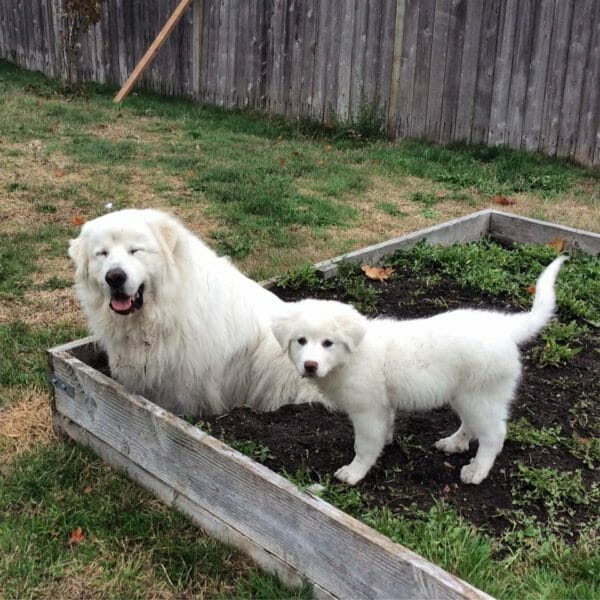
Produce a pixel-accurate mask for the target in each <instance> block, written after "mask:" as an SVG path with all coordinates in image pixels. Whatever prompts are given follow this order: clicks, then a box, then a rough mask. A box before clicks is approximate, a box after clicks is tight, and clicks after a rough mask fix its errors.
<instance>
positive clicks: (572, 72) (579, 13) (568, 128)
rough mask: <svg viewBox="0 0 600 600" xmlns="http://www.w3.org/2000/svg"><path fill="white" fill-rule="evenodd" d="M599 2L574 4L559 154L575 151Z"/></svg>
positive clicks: (560, 126)
mask: <svg viewBox="0 0 600 600" xmlns="http://www.w3.org/2000/svg"><path fill="white" fill-rule="evenodd" d="M596 4H598V2H597V0H579V2H577V3H575V5H574V8H573V21H572V25H571V35H570V44H569V53H568V62H567V66H566V74H565V87H564V93H563V98H562V106H561V113H560V123H559V129H558V140H557V145H556V153H557V155H558V156H569V155H571V154H573V150H574V146H575V145H576V140H575V135H576V134H577V121H578V117H579V114H580V110H581V97H582V88H583V83H584V79H586V78H588V77H589V73H588V70H587V62H588V57H589V55H590V41H591V37H592V36H591V33H592V29H591V27H590V20H593V17H594V5H596ZM598 86H600V81H596V87H598Z"/></svg>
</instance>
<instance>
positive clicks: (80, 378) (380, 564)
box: [52, 351, 487, 598]
mask: <svg viewBox="0 0 600 600" xmlns="http://www.w3.org/2000/svg"><path fill="white" fill-rule="evenodd" d="M52 366H53V372H54V374H55V375H56V376H57V377H59V378H60V379H61V380H63V381H66V382H68V383H70V384H71V385H72V386H73V387H74V389H75V393H74V396H73V397H71V396H70V395H68V394H64V393H61V392H60V391H59V392H57V393H56V395H55V410H56V415H60V418H61V419H63V418H66V419H68V420H69V421H72V422H73V423H75V424H76V425H78V426H79V427H80V428H82V429H84V430H85V431H87V432H89V434H91V435H92V436H94V437H95V438H97V439H98V440H100V441H101V442H103V443H104V444H105V445H107V446H109V447H110V448H112V450H113V451H114V452H115V453H118V454H120V455H122V456H123V457H125V458H126V459H128V461H131V462H132V463H135V465H137V466H138V467H139V468H140V469H143V470H144V471H146V472H148V473H150V475H151V476H152V477H153V478H154V479H156V480H159V481H160V482H162V484H164V485H165V486H167V487H168V488H171V489H172V490H173V492H172V493H173V494H174V495H175V494H177V495H179V496H181V497H182V498H185V499H186V502H187V501H189V502H187V506H188V508H191V507H193V505H199V506H200V507H202V509H203V511H206V512H210V513H211V514H212V515H214V517H215V518H216V519H217V520H218V521H219V522H221V523H223V524H224V526H225V527H226V528H227V529H228V530H229V531H231V530H234V531H236V532H237V535H239V536H240V537H242V536H243V537H245V538H246V539H250V540H252V543H253V545H258V546H259V547H260V548H262V551H261V552H267V553H269V554H270V555H272V556H273V557H274V558H275V560H276V561H278V562H282V563H285V564H287V565H288V566H289V567H290V568H291V569H293V570H294V571H296V572H298V573H301V574H302V575H304V576H306V577H307V578H308V579H309V581H311V582H314V583H315V584H316V585H317V586H318V587H319V588H322V589H323V590H325V591H326V592H327V593H329V594H330V595H331V596H334V597H338V598H349V597H352V598H391V597H419V598H433V597H445V598H486V597H487V596H486V595H485V594H483V593H482V592H479V591H478V590H475V589H474V588H472V587H471V586H469V585H468V584H466V583H464V582H462V581H460V580H458V579H456V578H454V577H452V576H451V575H449V574H448V573H446V572H444V571H443V570H441V569H439V568H438V567H435V566H434V565H432V564H431V563H429V562H428V561H426V560H424V559H423V558H422V557H420V556H418V555H416V554H414V553H412V552H410V551H409V550H407V549H405V548H403V547H402V546H400V545H399V544H395V543H393V542H391V541H390V540H389V539H387V538H385V537H384V536H382V535H380V534H378V533H376V532H375V531H373V530H372V529H370V528H369V527H367V526H365V525H363V524H362V523H360V522H358V521H356V520H355V519H353V518H351V517H349V516H348V515H346V514H345V513H343V512H341V511H339V510H337V509H336V508H334V507H332V506H331V505H329V504H328V503H326V502H324V501H322V500H320V499H319V498H315V497H312V496H310V495H308V494H306V493H302V492H300V491H299V490H298V489H297V488H296V487H295V486H294V485H292V484H291V483H290V482H288V481H287V480H285V479H283V478H282V477H280V476H278V475H276V474H275V473H273V472H271V471H270V470H269V469H267V468H265V467H263V466H262V465H258V464H256V463H254V462H253V461H252V460H250V459H249V458H248V457H246V456H244V455H242V454H240V453H238V452H236V451H235V450H232V449H231V448H229V447H228V446H226V445H225V444H223V443H222V442H220V441H219V440H217V439H215V438H213V437H211V436H209V435H208V434H206V433H204V432H202V431H200V430H199V429H198V428H196V427H193V426H191V425H189V424H188V423H186V422H184V421H183V420H181V419H179V418H177V417H175V416H174V415H172V414H171V413H169V412H167V411H165V410H163V409H161V408H159V407H158V406H156V405H155V404H153V403H151V402H149V401H148V400H146V399H145V398H143V397H141V396H136V395H133V394H128V393H127V392H126V391H125V390H124V388H123V387H122V386H120V385H119V384H117V383H116V382H115V381H113V380H111V379H109V378H108V377H105V376H103V375H102V374H101V373H99V372H98V371H96V370H95V369H93V368H92V367H90V366H88V365H86V364H85V363H83V362H81V361H80V360H79V359H77V358H75V357H74V356H72V355H71V354H69V353H67V352H56V351H54V352H52ZM65 429H66V428H65ZM65 432H66V433H68V430H66V431H65ZM106 456H107V455H106Z"/></svg>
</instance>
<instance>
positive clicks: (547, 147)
mask: <svg viewBox="0 0 600 600" xmlns="http://www.w3.org/2000/svg"><path fill="white" fill-rule="evenodd" d="M572 15H573V4H572V3H571V2H563V0H556V3H555V8H554V22H553V25H552V38H551V42H550V56H549V58H548V79H547V81H546V94H545V97H544V112H543V123H544V126H543V128H542V134H541V136H540V149H542V150H543V151H545V152H547V153H548V154H556V147H557V144H558V127H559V123H560V109H561V106H562V97H563V92H564V85H565V77H566V65H567V58H568V49H569V32H570V31H571V21H572Z"/></svg>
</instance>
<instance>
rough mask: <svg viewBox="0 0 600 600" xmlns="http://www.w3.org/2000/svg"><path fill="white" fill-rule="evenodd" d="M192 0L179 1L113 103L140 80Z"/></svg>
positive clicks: (121, 98)
mask: <svg viewBox="0 0 600 600" xmlns="http://www.w3.org/2000/svg"><path fill="white" fill-rule="evenodd" d="M191 2H192V0H181V2H180V3H179V5H178V6H177V8H176V9H175V10H174V11H173V14H172V15H171V16H170V17H169V19H168V20H167V22H166V23H165V25H164V27H163V28H162V29H161V30H160V33H159V34H158V35H157V36H156V39H155V40H154V41H153V42H152V44H150V47H149V48H148V50H146V54H144V56H143V57H142V60H140V62H139V63H138V64H137V66H136V67H135V69H134V70H133V72H132V73H131V75H130V76H129V78H128V79H127V81H126V82H125V84H124V85H123V87H122V88H121V89H120V90H119V93H118V94H117V95H116V96H115V98H114V102H115V103H116V104H118V103H119V102H121V101H122V100H123V99H124V98H126V97H127V94H129V92H130V91H131V88H133V86H134V85H135V82H136V81H137V80H138V79H139V78H140V76H141V75H142V73H143V72H144V71H145V70H146V68H147V67H148V65H149V64H150V62H151V61H152V59H153V58H154V57H155V56H156V53H157V52H158V51H159V50H160V48H161V46H162V45H163V44H164V43H165V41H166V39H167V38H168V37H169V34H170V33H171V31H173V29H174V28H175V25H177V23H179V20H180V19H181V17H182V16H183V13H184V12H185V10H186V9H187V7H188V6H189V5H190V4H191Z"/></svg>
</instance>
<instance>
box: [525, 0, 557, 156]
mask: <svg viewBox="0 0 600 600" xmlns="http://www.w3.org/2000/svg"><path fill="white" fill-rule="evenodd" d="M553 20H554V0H540V3H539V4H538V10H537V17H536V22H535V24H534V31H533V40H532V45H533V47H532V51H531V61H530V64H529V77H528V80H527V95H526V98H525V113H524V116H523V136H522V140H521V146H522V148H524V149H525V150H536V149H537V148H538V147H539V144H540V133H541V129H542V115H543V111H544V92H545V82H546V77H547V74H548V57H549V55H550V37H551V33H552V23H553Z"/></svg>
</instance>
